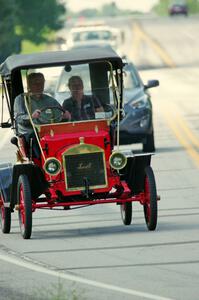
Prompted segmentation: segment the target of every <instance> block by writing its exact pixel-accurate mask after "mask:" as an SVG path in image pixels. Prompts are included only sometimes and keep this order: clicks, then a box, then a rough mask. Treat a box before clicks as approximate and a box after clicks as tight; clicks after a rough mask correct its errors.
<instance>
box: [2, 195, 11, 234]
mask: <svg viewBox="0 0 199 300" xmlns="http://www.w3.org/2000/svg"><path fill="white" fill-rule="evenodd" d="M2 199H3V196H2V195H1V194H0V203H1V207H0V222H1V230H2V232H3V233H10V228H11V209H10V207H5V206H4V203H3V200H2Z"/></svg>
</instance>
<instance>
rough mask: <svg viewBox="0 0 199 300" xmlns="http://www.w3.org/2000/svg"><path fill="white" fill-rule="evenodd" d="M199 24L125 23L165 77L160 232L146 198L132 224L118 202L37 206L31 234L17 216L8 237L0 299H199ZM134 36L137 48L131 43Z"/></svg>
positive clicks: (7, 151) (159, 108) (2, 149)
mask: <svg viewBox="0 0 199 300" xmlns="http://www.w3.org/2000/svg"><path fill="white" fill-rule="evenodd" d="M198 27H199V21H198V20H197V19H195V18H193V19H192V18H186V19H185V18H176V19H175V20H174V19H172V20H171V19H163V20H162V21H161V20H158V19H153V18H148V19H145V20H139V22H135V21H133V22H131V21H128V24H126V25H125V26H124V28H125V30H126V36H127V37H129V40H128V41H127V40H126V44H125V45H127V43H128V48H127V47H126V49H127V50H128V53H127V54H128V56H129V57H131V58H133V57H134V59H135V63H136V64H138V65H139V67H140V69H142V71H141V75H142V78H143V80H144V81H145V82H146V81H147V80H148V79H153V78H155V79H159V80H160V87H158V88H156V89H152V90H151V94H152V99H153V107H154V123H155V140H156V145H157V153H156V155H155V156H153V159H152V167H153V169H154V173H155V177H156V183H157V190H158V194H159V195H160V196H161V200H160V202H159V205H158V206H159V207H158V215H159V216H158V226H157V230H156V231H154V232H149V231H148V230H147V228H146V225H145V221H144V214H143V208H142V206H141V205H140V204H135V205H133V222H132V225H131V226H124V225H123V224H122V221H121V218H120V211H119V207H118V206H117V205H114V204H111V205H98V206H93V207H88V208H81V209H78V210H71V211H46V210H43V211H39V210H38V211H36V212H35V213H34V214H33V234H32V239H31V240H23V239H22V238H21V236H20V233H19V225H18V217H17V212H15V213H14V214H13V215H12V229H11V233H10V234H9V235H3V234H1V233H0V299H2V300H4V299H37V298H39V297H40V298H41V299H53V296H52V294H54V295H56V294H58V292H59V291H60V293H61V295H62V296H61V297H60V298H59V299H65V298H64V296H65V294H67V293H68V294H72V291H73V293H74V295H77V296H78V299H96V300H98V299H99V300H101V299H115V300H120V299H133V300H134V299H135V300H138V299H153V300H155V299H157V300H164V299H165V300H166V299H176V300H187V299H191V300H198V295H199V287H198V286H199V284H198V283H199V254H198V253H199V238H198V228H199V219H198V216H199V101H198V83H199V79H198V78H199V57H198V52H197V51H196V49H198V46H199V41H198V40H197V32H198V29H197V28H198ZM182 28H183V31H182ZM134 30H135V32H136V33H135V32H134ZM165 32H167V34H166V33H165ZM133 33H134V34H135V35H136V34H137V38H136V39H137V42H136V43H137V44H136V45H135V44H134V45H133V44H132V49H131V47H130V42H133V38H134V37H135V35H133ZM130 38H131V40H130ZM139 39H141V41H139ZM134 41H135V40H134ZM155 45H156V46H155ZM157 45H158V46H157ZM180 45H182V46H180ZM133 47H134V48H133ZM160 49H161V51H160ZM190 49H192V50H190ZM190 51H191V52H190ZM160 53H161V54H160ZM190 53H191V55H190ZM148 68H149V69H148ZM146 69H147V70H146ZM9 132H10V131H9V130H8V131H7V130H2V129H1V130H0V135H1V143H0V162H7V161H14V151H15V147H14V146H13V145H11V144H10V143H9V142H8V140H9V138H10V136H11V134H10V133H9ZM129 147H130V148H131V149H135V150H137V149H138V148H139V145H138V146H137V145H130V146H128V148H129ZM70 299H73V298H72V296H71V298H70Z"/></svg>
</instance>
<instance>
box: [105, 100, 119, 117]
mask: <svg viewBox="0 0 199 300" xmlns="http://www.w3.org/2000/svg"><path fill="white" fill-rule="evenodd" d="M103 108H104V111H105V113H108V114H107V116H108V118H109V119H112V118H115V117H116V115H117V110H116V108H115V107H114V105H112V104H108V103H106V104H105V105H104V106H103Z"/></svg>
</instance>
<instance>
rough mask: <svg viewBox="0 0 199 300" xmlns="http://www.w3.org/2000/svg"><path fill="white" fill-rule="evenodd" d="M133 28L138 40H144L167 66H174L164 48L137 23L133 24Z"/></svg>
mask: <svg viewBox="0 0 199 300" xmlns="http://www.w3.org/2000/svg"><path fill="white" fill-rule="evenodd" d="M133 29H134V31H135V32H136V34H137V35H139V36H140V40H144V41H146V42H147V43H148V44H149V45H150V46H151V48H152V49H153V50H154V51H155V52H156V53H157V54H158V55H159V57H160V58H161V59H162V61H163V62H164V63H165V64H166V65H167V66H169V67H170V68H175V67H176V64H175V62H174V61H173V59H172V58H171V56H170V55H169V54H168V53H167V52H166V51H165V49H164V48H163V47H162V46H161V45H160V44H159V43H158V42H157V41H155V40H154V39H152V38H151V37H150V36H149V35H148V34H147V33H146V32H144V30H143V29H142V28H141V26H140V25H139V24H138V23H135V24H134V27H133Z"/></svg>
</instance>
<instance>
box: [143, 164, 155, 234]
mask: <svg viewBox="0 0 199 300" xmlns="http://www.w3.org/2000/svg"><path fill="white" fill-rule="evenodd" d="M144 193H145V204H144V216H145V221H146V225H147V228H148V230H155V229H156V226H157V211H158V207H157V191H156V183H155V177H154V173H153V170H152V168H151V167H150V166H147V167H146V168H145V183H144Z"/></svg>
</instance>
